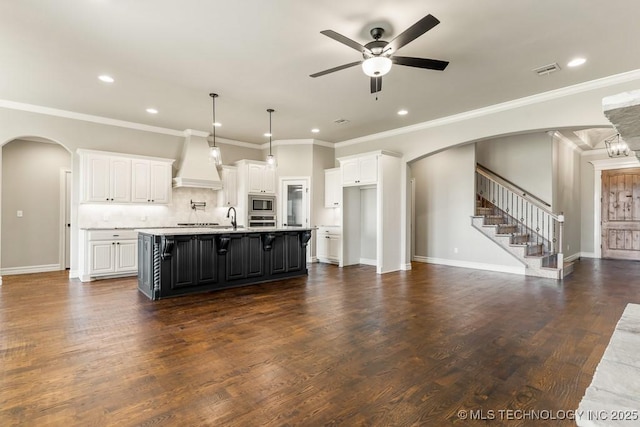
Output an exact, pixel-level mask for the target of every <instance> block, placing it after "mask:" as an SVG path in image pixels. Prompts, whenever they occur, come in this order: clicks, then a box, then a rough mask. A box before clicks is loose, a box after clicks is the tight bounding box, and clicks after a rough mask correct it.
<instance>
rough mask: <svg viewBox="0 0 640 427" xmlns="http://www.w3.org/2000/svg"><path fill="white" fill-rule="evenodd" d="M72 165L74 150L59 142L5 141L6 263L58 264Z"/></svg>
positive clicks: (21, 265) (19, 265) (11, 265)
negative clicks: (66, 179)
mask: <svg viewBox="0 0 640 427" xmlns="http://www.w3.org/2000/svg"><path fill="white" fill-rule="evenodd" d="M70 167H71V154H70V153H69V152H68V151H67V150H65V149H64V148H63V147H62V146H60V145H58V144H49V143H43V142H33V141H23V140H15V141H11V142H9V143H7V144H5V145H4V146H3V147H2V237H3V239H2V251H1V253H2V264H1V265H2V268H3V269H6V268H21V269H25V268H41V269H44V270H51V269H57V268H53V266H54V265H58V266H59V260H60V258H59V252H60V225H61V222H62V221H63V219H61V218H60V201H61V197H62V195H61V194H60V189H61V184H60V179H61V178H60V174H61V170H64V169H70ZM63 188H64V187H63ZM17 211H21V212H22V214H23V216H22V217H18V216H17ZM62 268H64V266H62Z"/></svg>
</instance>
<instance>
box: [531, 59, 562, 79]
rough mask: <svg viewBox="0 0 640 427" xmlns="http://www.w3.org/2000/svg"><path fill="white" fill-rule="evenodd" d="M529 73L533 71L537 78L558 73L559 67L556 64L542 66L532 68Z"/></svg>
mask: <svg viewBox="0 0 640 427" xmlns="http://www.w3.org/2000/svg"><path fill="white" fill-rule="evenodd" d="M531 71H533V72H534V73H536V74H537V75H539V76H546V75H549V74H551V73H555V72H556V71H560V66H559V65H558V63H557V62H554V63H553V64H549V65H543V66H542V67H538V68H534V69H533V70H531Z"/></svg>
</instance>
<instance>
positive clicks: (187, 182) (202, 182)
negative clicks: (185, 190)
mask: <svg viewBox="0 0 640 427" xmlns="http://www.w3.org/2000/svg"><path fill="white" fill-rule="evenodd" d="M182 187H189V188H209V189H211V190H222V182H220V181H217V182H216V181H210V180H208V179H194V178H183V177H177V178H173V188H182Z"/></svg>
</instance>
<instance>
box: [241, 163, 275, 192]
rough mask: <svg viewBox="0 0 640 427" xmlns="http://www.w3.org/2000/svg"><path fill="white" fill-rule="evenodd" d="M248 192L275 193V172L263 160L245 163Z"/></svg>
mask: <svg viewBox="0 0 640 427" xmlns="http://www.w3.org/2000/svg"><path fill="white" fill-rule="evenodd" d="M245 167H246V168H247V174H248V191H249V193H263V194H264V193H268V194H275V193H276V174H275V170H274V169H270V168H268V167H267V165H266V163H264V162H259V163H257V162H252V163H247V164H246V166H245Z"/></svg>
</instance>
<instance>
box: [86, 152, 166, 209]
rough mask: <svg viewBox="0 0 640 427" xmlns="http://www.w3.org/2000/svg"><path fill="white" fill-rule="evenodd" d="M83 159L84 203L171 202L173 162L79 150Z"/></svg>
mask: <svg viewBox="0 0 640 427" xmlns="http://www.w3.org/2000/svg"><path fill="white" fill-rule="evenodd" d="M78 153H79V154H80V157H81V160H80V164H81V169H82V172H81V183H80V185H81V187H82V191H81V202H84V203H157V204H168V203H170V202H171V164H172V163H173V160H169V159H156V158H147V157H141V156H127V155H124V154H118V153H108V152H100V151H89V150H78Z"/></svg>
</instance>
